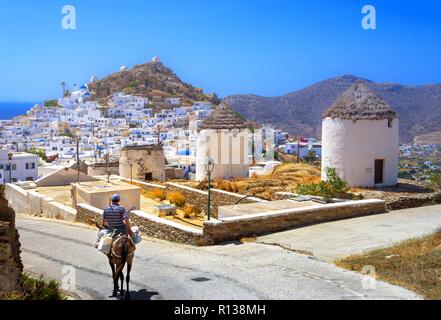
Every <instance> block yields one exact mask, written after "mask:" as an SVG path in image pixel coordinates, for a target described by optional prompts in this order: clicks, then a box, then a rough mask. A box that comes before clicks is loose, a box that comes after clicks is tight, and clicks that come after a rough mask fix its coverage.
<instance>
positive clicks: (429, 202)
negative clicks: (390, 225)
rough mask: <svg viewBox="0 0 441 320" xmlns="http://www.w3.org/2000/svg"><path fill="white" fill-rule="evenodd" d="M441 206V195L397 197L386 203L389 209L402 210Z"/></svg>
mask: <svg viewBox="0 0 441 320" xmlns="http://www.w3.org/2000/svg"><path fill="white" fill-rule="evenodd" d="M437 204H441V193H430V194H422V195H415V196H411V197H397V198H395V199H390V200H387V201H386V206H387V209H388V210H390V211H392V210H402V209H409V208H418V207H427V206H433V205H437Z"/></svg>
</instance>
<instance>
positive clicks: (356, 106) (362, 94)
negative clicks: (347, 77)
mask: <svg viewBox="0 0 441 320" xmlns="http://www.w3.org/2000/svg"><path fill="white" fill-rule="evenodd" d="M323 118H332V119H344V120H353V121H357V120H383V119H394V118H398V114H397V113H396V112H395V111H394V110H393V109H392V108H391V107H390V106H389V105H388V104H387V103H386V102H385V101H384V100H383V99H382V98H381V97H380V96H379V95H378V94H377V93H375V92H374V91H373V90H371V89H369V87H368V86H367V84H366V82H364V81H361V80H360V81H357V82H356V83H355V84H354V85H352V86H351V87H350V88H349V89H348V90H346V91H345V92H344V93H343V94H342V95H341V96H340V97H339V98H338V99H337V100H336V101H335V102H334V104H332V105H331V107H330V108H329V109H328V110H327V111H326V112H325V113H324V114H323Z"/></svg>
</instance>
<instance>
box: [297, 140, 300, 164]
mask: <svg viewBox="0 0 441 320" xmlns="http://www.w3.org/2000/svg"><path fill="white" fill-rule="evenodd" d="M297 163H300V137H299V138H298V139H297Z"/></svg>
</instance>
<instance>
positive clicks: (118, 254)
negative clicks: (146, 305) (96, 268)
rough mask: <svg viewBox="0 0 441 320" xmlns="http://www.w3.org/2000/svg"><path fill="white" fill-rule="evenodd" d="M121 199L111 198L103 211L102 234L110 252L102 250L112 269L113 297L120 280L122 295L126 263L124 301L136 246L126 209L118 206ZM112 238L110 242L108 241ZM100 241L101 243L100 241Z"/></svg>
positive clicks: (118, 197)
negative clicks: (109, 203) (106, 240)
mask: <svg viewBox="0 0 441 320" xmlns="http://www.w3.org/2000/svg"><path fill="white" fill-rule="evenodd" d="M120 201H121V197H120V196H119V195H118V194H115V195H113V196H112V204H111V205H110V206H109V207H107V208H106V209H105V210H104V214H103V228H104V230H102V232H103V233H104V234H106V235H107V239H108V241H109V242H111V247H110V248H111V249H110V252H105V251H108V250H103V252H105V253H106V255H107V257H108V258H109V264H110V267H111V268H112V276H113V296H114V297H116V296H117V295H118V291H119V289H120V288H119V286H118V279H119V280H121V292H120V293H121V296H123V294H124V273H123V270H124V266H125V264H126V263H127V276H126V283H127V291H126V299H129V298H130V290H129V282H130V271H131V269H132V262H133V257H134V253H135V250H136V246H135V243H134V241H133V240H132V239H133V238H135V234H134V232H133V230H132V227H131V225H130V218H129V215H128V213H127V211H126V209H125V208H124V207H122V206H120ZM109 237H111V238H112V240H110V239H109ZM101 241H103V240H102V239H101ZM100 246H101V244H100Z"/></svg>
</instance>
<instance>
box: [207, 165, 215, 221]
mask: <svg viewBox="0 0 441 320" xmlns="http://www.w3.org/2000/svg"><path fill="white" fill-rule="evenodd" d="M205 169H206V170H207V173H208V221H210V219H211V173H212V172H213V170H214V161H213V159H211V158H208V159H207V162H206V163H205Z"/></svg>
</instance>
